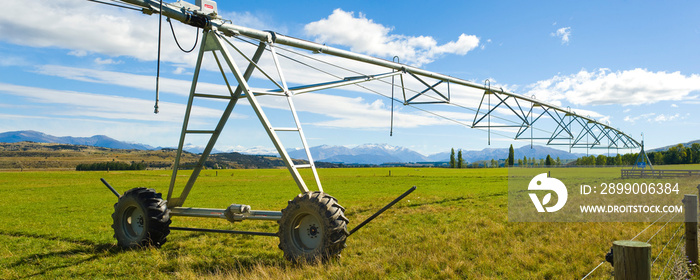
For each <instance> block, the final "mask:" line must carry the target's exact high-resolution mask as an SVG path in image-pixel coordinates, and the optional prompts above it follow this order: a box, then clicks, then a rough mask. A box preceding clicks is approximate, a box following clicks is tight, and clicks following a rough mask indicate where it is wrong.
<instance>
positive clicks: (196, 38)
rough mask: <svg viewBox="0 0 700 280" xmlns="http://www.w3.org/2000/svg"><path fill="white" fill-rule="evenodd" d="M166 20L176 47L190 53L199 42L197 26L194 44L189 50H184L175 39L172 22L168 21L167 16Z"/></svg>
mask: <svg viewBox="0 0 700 280" xmlns="http://www.w3.org/2000/svg"><path fill="white" fill-rule="evenodd" d="M166 21H168V23H169V24H170V31H171V32H172V33H173V38H175V44H177V47H178V48H180V50H181V51H183V52H185V53H191V52H192V51H193V50H194V48H196V47H197V42H199V28H197V32H196V35H195V39H194V46H192V48H191V49H190V50H189V51H186V50H185V49H183V48H182V47H181V46H180V42H178V41H177V36H175V29H174V28H173V23H172V22H171V21H170V18H167V19H166Z"/></svg>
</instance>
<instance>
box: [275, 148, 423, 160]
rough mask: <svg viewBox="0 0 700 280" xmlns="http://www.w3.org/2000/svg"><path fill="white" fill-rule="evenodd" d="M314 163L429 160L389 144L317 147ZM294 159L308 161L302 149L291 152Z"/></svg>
mask: <svg viewBox="0 0 700 280" xmlns="http://www.w3.org/2000/svg"><path fill="white" fill-rule="evenodd" d="M310 151H311V156H312V157H313V158H314V161H325V162H342V163H358V164H382V163H387V162H423V161H428V158H427V157H426V156H424V155H422V154H419V153H417V152H415V151H412V150H410V149H407V148H404V147H397V146H391V145H387V144H364V145H359V146H356V147H352V148H350V147H345V146H328V145H323V146H316V147H312V148H311V149H310ZM289 155H290V156H291V157H292V158H297V159H306V158H307V157H306V153H305V152H304V150H302V149H297V150H291V151H289Z"/></svg>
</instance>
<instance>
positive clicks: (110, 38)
mask: <svg viewBox="0 0 700 280" xmlns="http://www.w3.org/2000/svg"><path fill="white" fill-rule="evenodd" d="M5 2H6V3H3V8H4V9H5V10H7V11H31V12H30V13H5V14H4V15H3V16H2V17H0V34H3V36H1V37H0V40H2V41H6V42H10V43H13V44H16V45H20V46H30V47H40V48H42V47H56V48H63V49H68V50H70V51H69V52H68V54H69V55H72V56H76V57H84V56H87V55H88V54H91V53H98V54H103V55H107V56H111V57H118V56H129V57H134V58H136V59H138V60H146V61H150V60H155V59H156V56H157V53H156V50H157V44H158V33H157V30H158V17H157V16H147V15H144V14H142V13H139V12H135V11H131V10H124V9H117V8H114V7H109V6H106V5H101V4H97V3H92V2H86V1H83V0H52V1H41V0H25V1H5ZM67 15H70V16H67ZM163 23H164V26H163V35H164V36H163V44H162V46H163V48H162V57H163V60H164V61H170V62H178V63H188V64H190V65H192V64H194V61H195V60H196V58H197V57H196V56H197V55H196V53H195V54H188V55H186V54H183V53H182V52H181V51H180V50H179V49H178V48H177V46H176V45H175V42H174V40H173V38H172V36H168V35H170V34H168V33H169V31H168V30H167V29H166V28H169V27H168V26H167V23H166V22H165V19H163ZM174 28H175V32H176V33H177V34H192V35H194V28H192V27H189V26H185V25H183V24H176V23H174ZM166 32H167V33H166ZM192 39H194V38H192ZM190 40H191V39H190ZM188 42H190V41H188Z"/></svg>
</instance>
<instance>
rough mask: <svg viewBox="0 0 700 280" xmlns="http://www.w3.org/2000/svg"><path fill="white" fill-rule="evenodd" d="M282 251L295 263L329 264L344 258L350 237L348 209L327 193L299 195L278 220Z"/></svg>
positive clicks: (278, 234) (289, 203)
mask: <svg viewBox="0 0 700 280" xmlns="http://www.w3.org/2000/svg"><path fill="white" fill-rule="evenodd" d="M277 223H278V224H279V232H277V236H278V237H279V239H280V244H279V248H280V249H281V250H282V251H283V252H284V257H285V258H286V259H287V260H289V261H292V262H307V263H315V262H317V261H322V262H325V261H327V260H329V259H331V258H335V257H337V256H340V252H341V251H342V250H343V249H344V248H345V239H346V237H347V236H348V235H349V233H348V230H347V224H348V219H347V218H346V217H345V208H343V207H342V206H340V205H339V204H338V200H336V199H335V198H334V197H332V196H330V195H328V194H325V193H323V192H318V191H316V192H307V193H304V194H299V195H297V197H295V198H294V199H293V200H290V201H289V202H288V205H287V208H285V209H282V218H281V219H280V220H279V221H277Z"/></svg>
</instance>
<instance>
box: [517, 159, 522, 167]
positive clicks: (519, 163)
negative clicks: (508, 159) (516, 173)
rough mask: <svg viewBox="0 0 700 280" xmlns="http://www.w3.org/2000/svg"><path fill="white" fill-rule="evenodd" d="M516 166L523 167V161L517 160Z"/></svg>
mask: <svg viewBox="0 0 700 280" xmlns="http://www.w3.org/2000/svg"><path fill="white" fill-rule="evenodd" d="M518 166H520V167H522V166H523V160H522V159H518Z"/></svg>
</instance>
